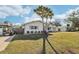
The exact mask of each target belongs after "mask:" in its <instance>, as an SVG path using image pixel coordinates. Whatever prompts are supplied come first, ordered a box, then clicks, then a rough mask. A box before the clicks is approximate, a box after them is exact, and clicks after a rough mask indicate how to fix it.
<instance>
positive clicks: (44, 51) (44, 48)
mask: <svg viewBox="0 0 79 59" xmlns="http://www.w3.org/2000/svg"><path fill="white" fill-rule="evenodd" d="M42 22H43V23H42V24H43V31H44V19H43V18H42ZM42 34H43V51H42V53H43V54H45V53H46V47H45V38H44V32H43V33H42Z"/></svg>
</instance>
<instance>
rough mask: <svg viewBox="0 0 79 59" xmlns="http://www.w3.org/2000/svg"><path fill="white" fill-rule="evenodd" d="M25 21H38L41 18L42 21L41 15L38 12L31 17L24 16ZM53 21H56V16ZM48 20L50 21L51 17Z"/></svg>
mask: <svg viewBox="0 0 79 59" xmlns="http://www.w3.org/2000/svg"><path fill="white" fill-rule="evenodd" d="M24 20H25V21H24V23H27V22H31V21H37V20H40V21H42V19H41V17H40V16H38V15H37V14H36V13H34V14H33V15H32V16H31V17H25V18H24ZM45 21H46V19H44V22H45ZM52 21H55V19H54V18H52V19H51V22H52ZM48 22H50V19H48Z"/></svg>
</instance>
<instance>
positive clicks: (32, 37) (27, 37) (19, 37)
mask: <svg viewBox="0 0 79 59" xmlns="http://www.w3.org/2000/svg"><path fill="white" fill-rule="evenodd" d="M49 35H52V34H49ZM40 38H43V34H29V35H24V34H17V35H15V37H14V38H13V39H12V41H14V40H38V39H40Z"/></svg>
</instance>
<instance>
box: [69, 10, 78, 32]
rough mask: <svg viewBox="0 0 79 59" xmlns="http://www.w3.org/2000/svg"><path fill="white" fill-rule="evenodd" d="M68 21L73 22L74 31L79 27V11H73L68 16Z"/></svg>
mask: <svg viewBox="0 0 79 59" xmlns="http://www.w3.org/2000/svg"><path fill="white" fill-rule="evenodd" d="M68 21H70V22H72V26H71V28H72V31H75V30H76V28H78V29H79V13H78V12H77V11H73V12H72V13H71V14H70V15H69V16H68Z"/></svg>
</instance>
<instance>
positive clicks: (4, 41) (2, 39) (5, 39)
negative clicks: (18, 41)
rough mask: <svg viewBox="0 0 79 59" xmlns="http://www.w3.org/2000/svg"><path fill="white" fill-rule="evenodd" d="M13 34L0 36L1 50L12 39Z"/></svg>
mask: <svg viewBox="0 0 79 59" xmlns="http://www.w3.org/2000/svg"><path fill="white" fill-rule="evenodd" d="M14 36H15V35H13V36H6V37H0V51H3V50H4V49H5V48H6V47H7V46H8V44H9V43H10V41H11V40H12V39H13V37H14Z"/></svg>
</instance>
